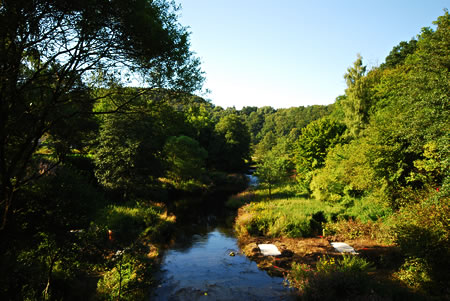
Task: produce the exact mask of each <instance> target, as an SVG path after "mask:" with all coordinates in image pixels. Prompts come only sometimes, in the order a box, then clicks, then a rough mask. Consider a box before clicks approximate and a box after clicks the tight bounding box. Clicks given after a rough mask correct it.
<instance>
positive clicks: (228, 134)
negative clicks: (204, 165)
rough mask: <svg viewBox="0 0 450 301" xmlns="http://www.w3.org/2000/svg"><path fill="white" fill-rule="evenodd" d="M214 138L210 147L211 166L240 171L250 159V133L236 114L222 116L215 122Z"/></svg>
mask: <svg viewBox="0 0 450 301" xmlns="http://www.w3.org/2000/svg"><path fill="white" fill-rule="evenodd" d="M215 132H216V139H215V141H214V142H213V143H212V144H211V147H210V151H209V153H210V161H211V163H212V165H213V166H215V167H217V168H219V169H222V170H226V171H241V170H242V169H243V168H245V161H246V160H249V159H250V133H249V130H248V127H247V125H246V124H245V123H244V121H243V120H242V119H241V118H240V117H239V116H238V115H236V114H230V115H226V116H224V117H222V118H221V119H220V121H219V122H218V123H217V124H216V128H215Z"/></svg>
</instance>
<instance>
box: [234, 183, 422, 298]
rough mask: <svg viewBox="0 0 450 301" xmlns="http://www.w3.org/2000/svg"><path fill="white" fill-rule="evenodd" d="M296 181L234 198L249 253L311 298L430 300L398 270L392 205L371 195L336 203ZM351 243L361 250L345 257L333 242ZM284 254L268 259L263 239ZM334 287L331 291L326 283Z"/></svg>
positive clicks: (241, 237)
mask: <svg viewBox="0 0 450 301" xmlns="http://www.w3.org/2000/svg"><path fill="white" fill-rule="evenodd" d="M294 185H295V184H284V185H280V186H278V187H277V188H275V189H274V190H273V192H272V199H269V197H268V192H267V191H266V190H264V189H260V188H250V189H249V190H247V191H245V192H242V193H240V194H237V195H234V196H232V197H231V198H230V199H229V200H228V202H227V206H228V207H230V208H234V209H238V215H237V217H236V220H235V229H236V232H237V235H238V237H239V242H240V246H241V248H242V250H243V251H244V253H245V254H246V255H247V256H249V257H250V258H251V259H253V260H255V261H256V262H257V263H258V266H259V267H261V268H263V269H266V270H267V271H268V272H269V273H272V274H275V275H280V276H281V275H283V276H284V277H285V278H286V279H287V280H288V281H289V283H290V285H291V286H293V287H296V288H298V289H299V292H300V293H301V294H302V296H303V297H304V298H306V299H308V298H309V299H313V300H316V299H317V300H318V299H321V300H328V299H330V300H331V299H333V298H338V299H339V298H344V299H345V298H375V299H376V298H388V299H392V298H394V299H395V298H413V299H414V298H417V299H422V298H425V297H424V296H423V294H421V293H420V292H417V291H414V290H409V289H407V288H406V287H405V285H403V284H402V283H401V282H400V281H399V279H398V277H397V276H396V273H395V272H396V270H398V268H399V266H400V265H401V263H402V254H401V252H400V250H399V248H398V247H397V246H396V245H395V244H394V238H393V237H392V234H391V226H392V225H391V223H392V216H393V214H392V211H391V210H389V209H388V208H387V207H385V206H383V205H382V204H377V203H374V202H373V201H370V200H364V199H363V200H354V201H352V202H347V203H338V204H332V203H327V202H319V201H316V200H313V199H307V198H305V197H304V196H301V195H296V194H295V187H294ZM332 241H344V242H346V243H348V244H349V245H351V246H353V247H354V248H355V250H356V251H357V252H358V253H359V255H358V256H342V255H341V254H339V253H337V252H335V251H334V249H333V248H332V247H331V245H330V242H332ZM260 243H273V244H275V245H276V246H277V247H278V248H279V249H280V251H281V252H282V255H281V256H279V257H270V256H269V257H264V256H262V255H261V254H260V252H259V251H258V247H257V244H260ZM324 287H327V289H326V290H324V289H323V288H324Z"/></svg>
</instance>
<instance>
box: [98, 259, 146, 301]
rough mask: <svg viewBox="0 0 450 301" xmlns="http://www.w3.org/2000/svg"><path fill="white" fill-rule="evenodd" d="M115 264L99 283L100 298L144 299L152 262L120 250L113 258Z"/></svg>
mask: <svg viewBox="0 0 450 301" xmlns="http://www.w3.org/2000/svg"><path fill="white" fill-rule="evenodd" d="M113 260H114V266H113V267H112V268H111V269H110V270H109V271H108V272H106V273H105V274H104V275H103V277H102V278H101V279H100V280H99V282H98V284H97V297H98V299H100V300H143V299H144V298H145V296H146V293H147V289H148V285H150V283H144V281H145V280H146V281H147V282H149V279H150V277H149V276H150V275H146V276H145V277H143V274H145V273H149V270H150V263H149V261H148V260H146V259H145V258H143V257H142V256H136V255H135V254H128V253H123V251H119V252H117V253H116V255H115V256H114V258H113Z"/></svg>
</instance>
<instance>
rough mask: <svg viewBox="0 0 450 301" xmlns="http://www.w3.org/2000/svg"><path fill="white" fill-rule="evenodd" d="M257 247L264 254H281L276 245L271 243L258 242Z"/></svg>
mask: <svg viewBox="0 0 450 301" xmlns="http://www.w3.org/2000/svg"><path fill="white" fill-rule="evenodd" d="M258 248H259V250H260V251H261V253H262V254H263V255H264V256H279V255H281V252H280V251H279V250H278V248H277V246H276V245H273V244H260V245H258Z"/></svg>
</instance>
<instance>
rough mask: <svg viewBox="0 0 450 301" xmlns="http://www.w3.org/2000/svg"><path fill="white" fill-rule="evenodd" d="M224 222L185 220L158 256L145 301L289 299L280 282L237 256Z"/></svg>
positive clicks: (208, 219) (231, 234)
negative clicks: (153, 280) (151, 287)
mask: <svg viewBox="0 0 450 301" xmlns="http://www.w3.org/2000/svg"><path fill="white" fill-rule="evenodd" d="M230 224H232V222H230V221H228V223H226V222H225V220H224V219H217V218H216V217H215V216H212V215H208V216H206V217H204V218H200V219H196V222H195V223H186V222H185V223H184V226H183V227H180V231H179V232H178V235H177V238H176V240H175V243H174V245H173V246H172V247H171V248H170V249H169V250H167V251H166V252H165V254H164V256H163V260H162V264H161V271H160V272H159V274H157V275H156V277H157V279H158V283H159V284H158V285H157V287H156V288H155V289H154V291H153V293H152V295H151V297H150V300H247V301H250V300H295V297H294V295H293V292H292V290H291V289H289V288H288V287H285V286H284V283H283V278H280V277H271V276H269V275H268V274H267V273H266V272H265V271H262V270H259V269H258V267H257V266H256V263H255V262H252V261H250V260H249V259H248V258H247V257H246V256H245V255H243V254H241V253H240V250H239V247H238V245H237V239H236V238H235V237H234V235H233V231H232V228H231V225H230ZM230 253H231V255H234V256H230Z"/></svg>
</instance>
